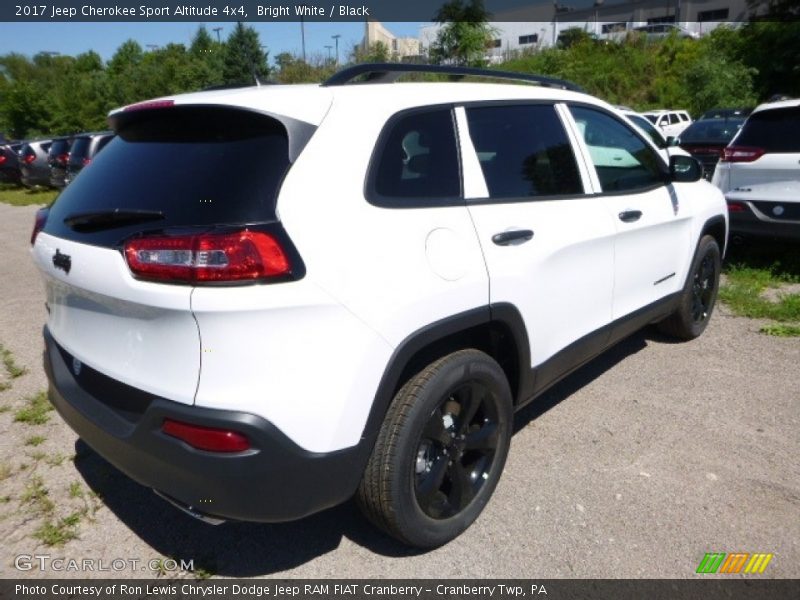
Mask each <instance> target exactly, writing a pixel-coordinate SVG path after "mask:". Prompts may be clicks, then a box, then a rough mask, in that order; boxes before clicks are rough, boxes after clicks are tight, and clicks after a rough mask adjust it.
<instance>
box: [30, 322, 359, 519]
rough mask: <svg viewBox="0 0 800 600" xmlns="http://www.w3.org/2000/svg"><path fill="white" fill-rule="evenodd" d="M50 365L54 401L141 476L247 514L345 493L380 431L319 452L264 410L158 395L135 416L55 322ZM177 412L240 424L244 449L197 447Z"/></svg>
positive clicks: (308, 505)
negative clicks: (80, 366)
mask: <svg viewBox="0 0 800 600" xmlns="http://www.w3.org/2000/svg"><path fill="white" fill-rule="evenodd" d="M44 338H45V354H44V367H45V371H46V373H47V377H48V379H49V382H50V387H49V396H50V401H51V402H52V404H53V406H55V408H56V410H58V412H59V414H60V415H61V416H62V417H63V418H64V420H65V421H66V422H67V423H68V424H69V425H70V427H72V429H74V430H75V432H76V433H77V434H78V435H79V436H80V437H81V438H82V439H83V440H84V441H85V442H86V443H87V444H88V445H89V446H90V447H91V448H93V449H94V450H95V451H96V452H97V453H98V454H100V455H101V456H102V457H103V458H105V459H106V460H108V461H109V462H110V463H111V464H113V465H114V466H115V467H117V468H118V469H119V470H120V471H122V472H123V473H125V474H126V475H128V476H129V477H131V478H132V479H133V480H135V481H137V482H138V483H140V484H142V485H144V486H147V487H150V488H153V489H155V490H158V491H159V492H161V493H162V494H164V495H166V496H168V497H170V499H172V500H174V501H175V502H177V503H178V504H181V505H184V507H186V508H188V509H189V510H191V511H194V512H196V513H198V514H202V515H208V516H210V517H220V518H223V519H233V520H242V521H262V522H280V521H291V520H294V519H299V518H302V517H304V516H307V515H310V514H313V513H315V512H319V511H321V510H324V509H326V508H329V507H331V506H335V505H337V504H340V503H342V502H344V501H346V500H347V499H348V498H350V497H351V496H352V495H353V493H354V492H355V490H356V488H357V486H358V483H359V481H360V479H361V475H362V473H363V470H364V467H365V465H366V461H367V458H368V453H369V451H370V450H371V448H372V440H369V441H367V440H362V442H361V443H360V444H358V445H356V446H354V447H352V448H347V449H344V450H340V451H336V452H331V453H314V452H309V451H307V450H304V449H303V448H301V447H299V446H298V445H296V444H295V443H294V442H292V441H291V440H290V439H289V438H288V437H287V436H286V435H284V434H283V433H282V432H281V431H280V430H279V429H278V428H276V427H275V426H274V425H272V424H271V423H269V422H268V421H266V420H265V419H263V418H261V417H259V416H256V415H253V414H249V413H243V412H237V411H226V410H216V409H209V408H202V407H198V406H192V405H186V404H180V403H177V402H173V401H170V400H167V399H164V398H159V397H153V398H152V400H151V401H150V402H149V404H148V405H147V408H146V409H145V411H144V413H143V414H142V415H141V418H139V419H138V420H137V421H136V422H135V423H132V422H131V421H130V419H129V418H126V416H125V415H122V414H119V413H118V411H119V406H118V404H117V403H114V402H105V401H104V400H103V398H99V397H97V390H96V389H93V390H92V391H93V392H94V395H93V394H89V393H88V392H87V391H86V390H85V389H83V387H82V386H81V383H80V381H79V380H80V378H81V375H78V376H77V377H76V376H74V375H73V372H72V370H71V369H70V368H69V367H68V366H67V361H66V359H65V356H66V355H67V353H66V352H64V351H63V350H61V349H60V347H59V346H58V344H57V343H56V342H55V340H54V339H53V337H52V336H51V335H50V333H49V331H48V330H47V328H45V330H44ZM166 418H170V419H175V420H178V421H184V422H188V423H193V424H197V425H202V426H206V427H219V428H225V429H232V430H236V431H239V432H241V433H243V434H244V435H246V436H247V437H248V439H249V440H250V442H251V446H252V447H251V448H250V449H249V450H247V451H245V452H239V453H233V454H220V453H214V452H206V451H203V450H197V449H195V448H192V447H191V446H189V445H188V444H186V443H184V442H182V441H180V440H178V439H176V438H173V437H170V436H167V435H165V434H163V433H162V432H161V425H162V423H163V421H164V419H166Z"/></svg>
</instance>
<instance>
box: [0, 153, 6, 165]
mask: <svg viewBox="0 0 800 600" xmlns="http://www.w3.org/2000/svg"><path fill="white" fill-rule="evenodd" d="M4 162H6V155H5V154H0V165H2V164H3V163H4Z"/></svg>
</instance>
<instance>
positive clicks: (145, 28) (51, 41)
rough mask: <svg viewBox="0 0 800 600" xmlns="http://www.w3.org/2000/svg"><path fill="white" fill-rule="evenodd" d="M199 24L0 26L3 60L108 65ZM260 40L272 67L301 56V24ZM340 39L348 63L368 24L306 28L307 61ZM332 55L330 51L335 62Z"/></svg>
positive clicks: (411, 26)
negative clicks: (122, 51) (46, 56)
mask: <svg viewBox="0 0 800 600" xmlns="http://www.w3.org/2000/svg"><path fill="white" fill-rule="evenodd" d="M203 24H204V25H205V26H206V28H207V29H208V32H209V33H210V34H211V35H212V36H216V33H215V32H214V31H213V29H214V28H215V27H222V31H220V36H221V38H222V39H223V40H224V39H225V38H226V37H227V35H228V34H229V33H230V32H231V31H232V30H233V28H234V27H235V25H236V24H235V23H230V22H226V23H203ZM200 25H201V23H182V22H174V23H154V22H150V23H81V22H67V23H8V22H0V55H2V54H7V53H9V52H19V53H21V54H26V55H28V56H33V55H34V54H37V53H38V52H59V53H61V54H68V55H72V56H74V55H76V54H80V53H81V52H86V51H87V50H94V51H95V52H97V53H98V54H100V56H101V57H102V58H103V59H104V60H108V59H109V58H111V56H112V55H113V54H114V52H115V51H116V49H117V47H119V45H120V44H122V43H123V42H124V41H126V40H127V39H134V40H136V41H137V42H139V44H140V45H141V46H142V48H145V49H147V45H148V44H154V45H158V46H163V45H165V44H168V43H170V42H173V43H177V44H185V45H186V46H188V45H189V43H190V42H191V40H192V37H193V36H194V34H195V33H196V32H197V28H198V27H199V26H200ZM247 25H248V26H250V27H253V28H254V29H255V30H256V31H257V32H258V34H259V37H260V38H261V43H262V44H263V45H264V46H266V50H268V51H269V56H270V61H272V59H274V58H275V56H276V55H278V54H280V53H281V52H291V53H293V54H296V55H298V56H299V55H300V54H301V35H300V23H299V22H296V23H286V22H280V23H260V22H251V23H247ZM423 25H430V23H384V26H385V27H387V28H388V29H389V31H391V32H392V33H393V34H394V35H396V36H398V37H417V36H418V34H419V28H420V27H421V26H423ZM335 34H340V35H341V36H342V37H341V38H339V56H340V59H341V60H345V59H346V57H347V53H348V52H349V50H350V49H351V48H352V46H353V45H354V44H357V43H359V42H360V41H361V39H362V38H363V37H364V23H349V22H347V23H345V22H340V23H324V22H306V23H305V38H306V55H307V56H308V57H309V59H310V58H311V57H312V56H314V55H315V54H316V55H320V56H327V55H328V49H327V48H325V46H327V45H330V46H335V43H334V40H333V39H332V38H331V36H332V35H335ZM334 52H335V51H334V49H331V53H332V54H331V56H333V53H334Z"/></svg>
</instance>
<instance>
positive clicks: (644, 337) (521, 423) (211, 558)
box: [75, 328, 661, 577]
mask: <svg viewBox="0 0 800 600" xmlns="http://www.w3.org/2000/svg"><path fill="white" fill-rule="evenodd" d="M648 340H657V341H661V340H660V338H659V336H658V334H657V332H656V331H655V329H653V328H647V329H645V330H643V331H641V332H639V333H636V334H634V335H632V336H631V337H629V338H628V339H626V340H624V341H622V342H620V343H619V344H617V345H616V346H614V347H613V348H611V349H610V350H608V351H607V352H605V353H604V354H602V355H601V356H599V357H597V358H595V359H594V360H592V361H590V362H589V363H587V364H586V365H585V366H583V367H581V368H580V369H578V370H577V371H576V372H575V373H573V374H571V375H570V376H569V377H567V378H566V379H564V380H563V381H561V382H560V383H559V384H557V385H556V386H554V387H553V388H552V389H550V390H549V391H548V392H546V393H545V394H544V395H542V396H541V397H539V398H538V399H537V400H536V401H535V402H533V403H531V404H530V405H529V406H527V407H525V408H524V409H522V410H521V411H520V412H519V413H517V415H516V416H515V419H514V433H516V432H517V431H519V430H520V429H522V428H523V427H525V425H527V424H528V423H529V422H531V421H533V420H534V419H536V418H538V417H539V416H540V415H542V414H544V413H545V412H547V411H548V410H550V409H551V408H553V407H554V406H556V405H557V404H559V403H560V402H561V401H563V400H565V399H567V398H568V397H569V396H571V395H572V394H573V393H575V392H576V391H577V390H579V389H581V388H582V387H584V386H586V385H588V384H589V383H591V382H592V381H593V380H594V379H596V378H597V377H599V376H600V375H602V374H603V373H605V372H606V371H608V370H609V369H612V368H613V367H614V366H615V365H616V364H617V363H619V362H621V361H622V360H624V359H625V358H626V357H628V356H630V355H632V354H635V353H636V352H639V351H640V350H642V349H644V348H645V347H646V346H647V341H648ZM75 455H76V458H75V466H76V468H77V470H78V471H79V472H80V474H81V475H82V476H83V478H84V479H85V481H86V483H87V485H89V487H90V488H91V489H92V491H93V492H94V493H96V494H97V495H98V496H99V498H100V499H101V500H102V501H103V503H104V504H105V505H106V507H108V509H109V510H111V511H112V512H113V513H114V515H115V516H116V517H117V518H118V519H119V520H120V521H122V522H123V523H124V524H125V526H126V527H128V528H129V529H130V530H131V531H133V532H134V533H135V534H136V535H138V536H139V537H140V538H141V539H142V540H143V541H144V542H145V543H147V544H148V545H149V546H151V547H152V548H153V549H154V550H155V551H156V552H158V553H160V554H162V555H164V556H167V557H171V558H173V559H176V560H178V561H180V560H181V559H183V560H185V561H188V560H193V561H194V567H195V569H203V570H204V571H206V572H208V573H211V574H214V575H223V576H228V577H250V576H257V575H270V574H273V573H278V572H281V571H285V570H287V569H291V568H294V567H297V566H300V565H302V564H305V563H306V562H309V561H311V560H313V559H315V558H317V557H319V556H322V555H324V554H327V553H328V552H331V551H333V550H335V549H336V548H337V547H338V546H339V545H340V544H341V543H342V539H343V538H347V539H349V540H351V541H352V542H354V543H355V544H358V545H359V546H362V547H364V548H367V549H368V550H370V551H371V552H375V553H376V554H380V555H383V556H393V557H402V556H413V555H417V554H421V553H422V551H418V550H414V549H409V548H407V547H405V546H403V545H401V544H399V543H397V542H395V541H394V540H392V539H391V538H389V537H387V536H385V535H383V534H382V533H380V532H379V531H378V530H377V529H375V528H374V527H373V526H372V525H370V524H369V523H368V522H367V520H366V519H365V518H364V517H362V516H361V514H360V512H359V511H358V508H357V507H356V506H355V503H354V502H352V501H351V502H347V503H345V504H343V505H341V506H337V507H335V508H331V509H329V510H326V511H324V512H322V513H319V514H316V515H313V516H310V517H307V518H305V519H302V520H300V521H295V522H292V523H280V524H263V523H236V522H231V523H224V524H222V525H217V526H213V525H207V524H205V523H201V522H199V521H197V520H195V519H194V518H192V517H190V516H188V515H186V514H184V513H183V512H181V511H179V510H177V509H176V508H175V507H173V506H171V505H170V504H169V503H168V502H166V501H165V500H163V499H161V498H159V497H158V496H156V495H155V494H154V493H153V492H152V491H151V490H149V489H148V488H145V487H143V486H141V485H139V484H138V483H136V482H134V481H133V480H131V479H129V478H128V477H127V476H125V475H124V474H122V473H121V472H120V471H118V470H117V469H116V468H115V467H113V466H112V465H111V464H109V463H108V462H106V461H105V460H104V459H103V458H102V457H100V456H99V455H98V454H96V453H95V452H94V451H93V450H92V449H91V448H89V447H88V446H87V445H86V444H85V443H84V442H82V441H81V440H78V441H77V442H76V444H75ZM149 558H151V557H142V560H144V559H149Z"/></svg>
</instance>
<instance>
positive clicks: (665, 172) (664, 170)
mask: <svg viewBox="0 0 800 600" xmlns="http://www.w3.org/2000/svg"><path fill="white" fill-rule="evenodd" d="M564 104H566V106H567V108H571V107H573V106H579V107H581V108H589V109H592V110H595V111H597V112H601V113H603V114H605V115H607V116H609V117H611V118H612V119H614V120H615V121H617V122H618V123H620V124H621V125H623V126H625V127H627V128H628V129H631V130H632V131H633V134H634V135H635V136H636V137H638V138H639V139H641V140H643V141H644V142H645V144H649V146H650V149H651V150H653V151H654V152H655V154H656V156H658V164H659V166H660V167H661V176H662V179H661V181H660V182H658V183H654V184H652V185H648V186H644V187H640V188H634V189H630V190H620V191H613V192H605V191H600V192H595V193H594V194H588V195H590V196H592V197H602V196H630V195H632V194H645V193H647V192H652V191H653V190H657V189H658V188H661V187H666V186H667V185H669V183H670V182H671V181H670V177H669V165H668V164H667V163H666V162H665V161H664V156H663V155H662V154H661V152H660V151H659V150H658V149H655V150H654V146H655V144H653V142H652V140H649V139H647V138H645V137H644V136H642V135H640V133H639V131H638V128H636V127H631V126H630V125H629V124H628V123H626V122H625V121H623V120H622V119H620V118H619V117H618V116H617V115H615V114H614V113H612V112H611V111H609V110H606V109H605V108H604V107H602V106H598V105H596V104H590V103H588V102H572V101H569V102H565V103H564ZM570 117H572V119H573V121H574V120H575V117H574V116H573V115H572V111H571V110H570ZM585 145H586V142H585V141H584V146H585ZM586 158H588V159H589V163H588V164H587V168H589V167H591V168H592V169H595V175H596V176H597V180H598V181H599V180H600V176H599V175H597V168H596V167H595V166H594V163H593V162H592V160H591V157H590V156H587V157H586Z"/></svg>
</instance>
